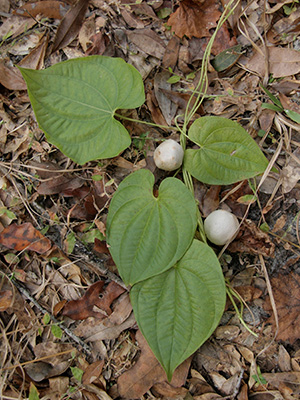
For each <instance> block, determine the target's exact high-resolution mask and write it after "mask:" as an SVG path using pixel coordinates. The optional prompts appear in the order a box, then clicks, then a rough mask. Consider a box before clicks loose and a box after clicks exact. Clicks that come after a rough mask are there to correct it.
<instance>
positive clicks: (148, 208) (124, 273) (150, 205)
mask: <svg viewBox="0 0 300 400" xmlns="http://www.w3.org/2000/svg"><path fill="white" fill-rule="evenodd" d="M153 185H154V176H153V174H152V173H151V172H150V171H148V170H139V171H136V172H134V173H133V174H131V175H129V176H128V177H127V178H125V179H124V180H123V182H122V183H121V184H120V186H119V188H118V190H117V191H116V193H115V194H114V196H113V199H112V201H111V204H110V207H109V212H108V216H107V224H106V234H107V242H108V244H109V246H110V252H111V254H112V257H113V259H114V261H115V263H116V266H117V267H118V271H119V273H120V276H121V278H122V279H123V281H124V282H125V284H126V285H129V284H130V285H133V284H135V283H136V282H139V281H141V280H143V279H147V278H149V277H151V276H154V275H157V274H160V273H162V272H164V271H166V270H167V269H168V268H170V267H172V266H173V265H174V264H175V263H176V262H177V261H178V260H179V259H180V258H181V257H182V256H183V254H184V253H185V251H186V250H187V249H188V247H189V246H190V244H191V242H192V239H193V236H194V233H195V230H196V224H197V214H196V209H197V208H196V203H195V199H194V197H193V195H192V193H191V192H190V191H189V190H188V189H187V187H186V186H185V185H184V184H183V183H182V182H181V181H180V180H179V179H176V178H167V179H164V180H163V182H162V183H161V185H160V187H159V192H158V196H157V197H155V196H154V195H153Z"/></svg>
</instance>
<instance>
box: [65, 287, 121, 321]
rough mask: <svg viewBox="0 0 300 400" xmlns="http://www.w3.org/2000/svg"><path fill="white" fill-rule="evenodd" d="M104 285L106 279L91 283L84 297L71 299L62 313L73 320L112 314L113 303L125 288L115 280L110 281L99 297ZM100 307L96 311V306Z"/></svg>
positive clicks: (101, 317)
mask: <svg viewBox="0 0 300 400" xmlns="http://www.w3.org/2000/svg"><path fill="white" fill-rule="evenodd" d="M103 286H104V281H98V282H96V283H94V284H93V285H91V286H90V287H89V289H88V290H87V291H86V293H85V294H84V296H83V297H81V298H80V299H78V300H72V301H69V302H68V303H67V304H66V305H65V306H64V308H63V309H62V315H64V316H67V317H69V318H72V319H73V320H83V319H86V318H88V317H95V318H100V319H103V318H105V317H106V315H110V314H111V313H112V311H111V308H110V306H111V303H112V302H113V301H114V300H115V299H116V298H117V297H119V296H120V295H121V294H122V293H124V291H125V289H123V288H122V287H121V286H119V285H118V284H117V283H115V282H110V283H109V284H108V286H107V287H106V288H105V290H104V291H103V293H102V297H101V298H99V294H100V292H101V291H102V288H103ZM95 306H96V307H97V308H99V309H100V312H99V311H95V309H94V307H95Z"/></svg>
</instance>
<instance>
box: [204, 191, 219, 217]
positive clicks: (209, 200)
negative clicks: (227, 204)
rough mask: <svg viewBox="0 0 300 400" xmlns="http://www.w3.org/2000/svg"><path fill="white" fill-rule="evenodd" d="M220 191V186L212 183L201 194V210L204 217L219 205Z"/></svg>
mask: <svg viewBox="0 0 300 400" xmlns="http://www.w3.org/2000/svg"><path fill="white" fill-rule="evenodd" d="M220 191H221V186H219V185H213V186H211V187H210V188H209V189H208V191H207V192H206V193H205V195H204V196H203V198H202V201H201V211H202V214H203V217H204V218H206V217H207V216H208V215H209V214H210V213H212V212H213V211H215V210H216V209H217V208H218V207H219V204H220Z"/></svg>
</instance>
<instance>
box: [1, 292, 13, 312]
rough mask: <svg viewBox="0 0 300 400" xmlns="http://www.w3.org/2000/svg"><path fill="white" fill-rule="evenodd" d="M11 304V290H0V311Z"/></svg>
mask: <svg viewBox="0 0 300 400" xmlns="http://www.w3.org/2000/svg"><path fill="white" fill-rule="evenodd" d="M12 304H13V292H12V291H11V290H1V291H0V312H3V311H6V310H7V309H8V308H9V307H11V306H12Z"/></svg>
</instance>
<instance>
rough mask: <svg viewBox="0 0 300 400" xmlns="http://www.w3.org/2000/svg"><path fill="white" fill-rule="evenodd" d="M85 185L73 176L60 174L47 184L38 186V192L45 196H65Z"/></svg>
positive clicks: (43, 183) (46, 182)
mask: <svg viewBox="0 0 300 400" xmlns="http://www.w3.org/2000/svg"><path fill="white" fill-rule="evenodd" d="M52 176H53V174H52ZM83 183H84V181H83V179H80V178H77V177H74V176H72V175H71V176H70V175H68V176H65V175H62V174H60V175H58V176H55V177H53V178H51V179H49V180H47V181H45V182H42V183H41V184H40V185H39V186H38V188H37V192H38V193H39V194H43V195H52V194H58V193H60V194H64V193H65V192H71V191H74V190H75V189H78V188H80V187H81V186H82V185H83ZM88 192H89V190H88Z"/></svg>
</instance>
